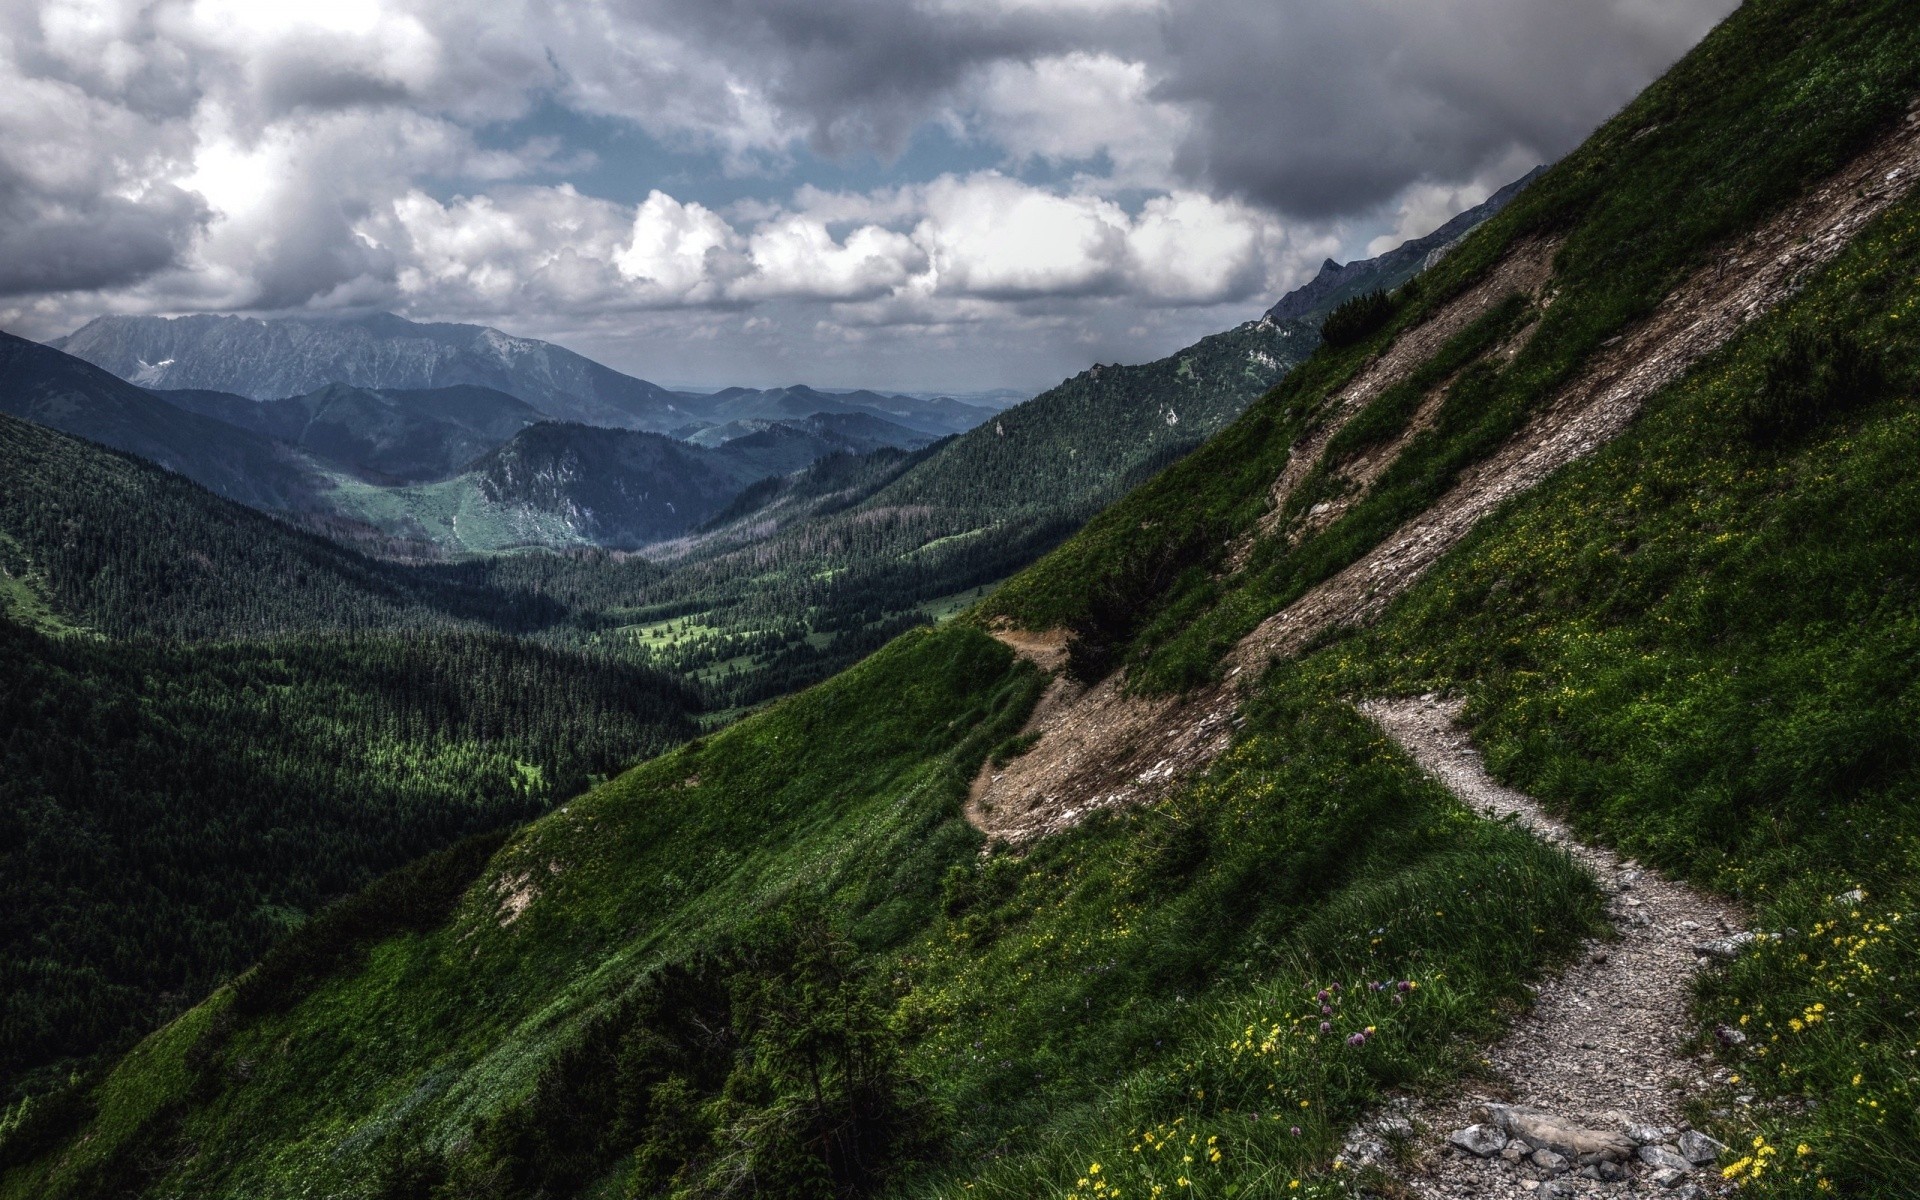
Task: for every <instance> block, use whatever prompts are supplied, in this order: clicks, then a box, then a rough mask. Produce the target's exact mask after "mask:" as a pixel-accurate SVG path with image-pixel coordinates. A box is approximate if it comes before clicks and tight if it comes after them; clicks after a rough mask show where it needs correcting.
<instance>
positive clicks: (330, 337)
mask: <svg viewBox="0 0 1920 1200" xmlns="http://www.w3.org/2000/svg"><path fill="white" fill-rule="evenodd" d="M48 344H49V345H51V346H53V347H55V348H56V349H60V350H64V351H66V352H67V353H69V354H72V355H74V356H76V357H78V358H83V359H85V360H87V361H88V362H90V363H93V364H95V365H96V366H99V367H102V368H104V369H105V370H107V371H110V372H112V373H113V374H115V375H118V376H119V377H121V378H122V379H126V380H129V381H131V382H133V383H137V384H139V385H141V386H142V387H150V388H159V389H167V390H200V391H217V392H233V393H236V394H239V395H242V396H249V397H251V398H253V399H255V400H273V399H278V398H281V397H286V396H298V395H305V394H307V393H310V392H313V391H316V390H318V389H320V388H322V387H325V386H326V385H328V384H333V383H344V384H349V385H351V386H353V387H356V388H369V389H374V390H382V391H385V390H401V391H407V390H417V389H430V388H446V387H456V386H476V387H483V388H491V389H493V390H495V391H500V392H505V393H506V394H508V395H509V396H513V397H516V398H518V399H520V400H522V401H524V402H526V403H527V404H529V405H531V406H533V407H534V408H536V409H538V410H540V412H542V413H544V414H546V415H547V416H548V417H551V418H554V419H556V420H562V421H577V422H582V423H585V424H590V425H606V426H611V427H614V428H623V429H651V430H665V429H671V428H673V427H675V426H677V425H683V424H685V423H686V421H687V419H688V414H687V413H685V412H683V411H682V410H681V409H680V408H679V407H678V404H679V402H680V397H679V396H678V395H677V394H676V393H673V392H669V391H667V390H666V389H665V388H662V387H659V386H657V385H655V384H651V383H648V382H647V381H646V380H644V379H635V378H633V377H632V376H630V375H623V374H621V373H620V372H618V371H615V370H613V369H611V368H609V367H604V366H601V365H600V364H599V363H597V362H594V361H593V360H592V359H589V358H585V357H582V356H581V355H578V354H575V353H573V352H572V351H571V350H564V349H562V348H560V347H559V346H555V345H553V344H552V343H550V342H542V341H536V340H534V339H532V338H520V337H512V336H510V335H508V334H505V333H502V332H500V331H499V330H498V329H490V328H487V327H485V326H481V325H452V324H425V323H418V322H414V321H409V320H406V319H404V318H401V317H396V316H394V315H392V314H391V313H376V314H374V315H372V316H364V317H283V318H276V319H274V320H259V319H256V318H253V317H227V316H209V315H198V316H188V317H173V318H166V317H122V316H109V317H98V318H96V319H94V320H92V321H89V322H88V323H87V324H85V325H83V326H82V327H80V328H79V329H77V330H75V331H74V332H73V333H70V334H68V335H67V336H65V337H63V338H57V339H55V340H54V341H52V342H50V343H48Z"/></svg>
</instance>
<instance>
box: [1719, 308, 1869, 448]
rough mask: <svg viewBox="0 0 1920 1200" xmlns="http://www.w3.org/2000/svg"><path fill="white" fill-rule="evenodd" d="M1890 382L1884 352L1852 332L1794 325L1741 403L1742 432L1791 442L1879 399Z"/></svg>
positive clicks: (1759, 440)
mask: <svg viewBox="0 0 1920 1200" xmlns="http://www.w3.org/2000/svg"><path fill="white" fill-rule="evenodd" d="M1891 384H1892V372H1891V371H1889V370H1888V367H1887V361H1886V357H1885V355H1883V354H1882V353H1881V352H1880V351H1879V350H1877V349H1875V348H1873V347H1870V346H1867V345H1866V344H1864V343H1863V342H1861V341H1860V339H1859V338H1857V337H1855V336H1854V335H1853V334H1851V333H1837V334H1829V333H1815V332H1814V331H1812V330H1810V329H1806V328H1804V327H1796V328H1794V329H1793V330H1791V331H1790V332H1789V333H1788V334H1787V340H1786V344H1785V345H1783V346H1781V347H1780V349H1778V350H1777V351H1775V352H1774V354H1773V355H1772V356H1771V357H1770V358H1768V359H1767V363H1766V369H1765V376H1764V378H1763V380H1762V382H1761V385H1760V387H1759V389H1758V390H1757V391H1754V392H1752V393H1749V394H1748V396H1747V397H1746V399H1745V401H1744V403H1743V404H1742V405H1741V407H1740V410H1739V421H1740V427H1741V432H1742V433H1743V434H1744V435H1745V436H1746V438H1747V440H1749V441H1751V442H1754V443H1756V444H1758V445H1763V446H1771V445H1778V444H1781V443H1784V442H1788V441H1792V440H1793V439H1795V438H1798V437H1801V436H1803V435H1805V434H1807V433H1810V432H1812V431H1813V430H1815V429H1817V428H1819V427H1820V426H1821V425H1824V424H1826V423H1827V422H1828V421H1830V420H1832V419H1834V418H1836V417H1839V416H1842V415H1844V414H1845V413H1848V412H1851V411H1853V410H1854V409H1858V408H1863V407H1865V406H1866V405H1869V404H1871V403H1873V402H1874V401H1876V400H1878V399H1880V398H1881V397H1883V396H1885V395H1886V394H1887V391H1888V389H1889V387H1890V386H1891Z"/></svg>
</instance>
